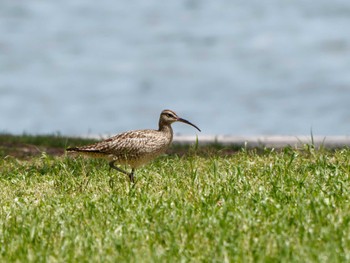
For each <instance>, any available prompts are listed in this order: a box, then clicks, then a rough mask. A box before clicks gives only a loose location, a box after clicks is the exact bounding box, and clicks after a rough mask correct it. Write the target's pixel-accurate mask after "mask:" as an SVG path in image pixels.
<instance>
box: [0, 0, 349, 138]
mask: <svg viewBox="0 0 350 263" xmlns="http://www.w3.org/2000/svg"><path fill="white" fill-rule="evenodd" d="M349 28H350V1H349V0H332V1H329V0H318V1H313V0H283V1H281V0H266V1H261V0H249V1H246V0H222V1H212V0H171V1H170V0H169V1H157V0H147V1H146V0H131V1H113V0H99V1H95V0H74V1H71V0H60V1H56V0H2V1H0V132H9V133H13V134H21V133H23V132H26V133H29V134H47V133H49V134H53V133H57V132H58V133H61V134H63V135H106V134H107V135H111V134H114V133H118V132H121V131H125V130H130V129H143V128H157V126H158V118H159V114H160V112H161V110H163V109H166V108H169V109H172V110H174V111H176V112H177V113H178V114H179V115H180V116H181V117H183V118H185V119H188V120H190V121H192V122H193V123H195V124H196V125H198V126H199V127H200V128H201V129H202V134H211V135H219V134H231V135H303V134H306V135H308V134H310V131H311V129H312V131H313V134H315V135H325V136H327V135H349V134H350V105H349V104H350V31H349ZM173 127H174V130H175V133H177V134H195V133H196V131H195V130H194V129H193V128H192V127H190V126H187V125H183V124H174V125H173Z"/></svg>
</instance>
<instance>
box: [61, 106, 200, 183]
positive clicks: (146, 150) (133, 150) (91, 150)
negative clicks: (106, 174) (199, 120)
mask: <svg viewBox="0 0 350 263" xmlns="http://www.w3.org/2000/svg"><path fill="white" fill-rule="evenodd" d="M175 121H179V122H183V123H186V124H189V125H192V126H193V127H195V128H196V129H198V130H199V131H200V129H199V128H198V127H197V126H195V125H194V124H192V123H190V122H189V121H187V120H185V119H182V118H179V117H178V116H177V115H176V113H175V112H173V111H171V110H163V111H162V113H161V114H160V118H159V129H158V130H135V131H129V132H123V133H120V134H117V135H115V136H113V137H110V138H108V139H106V140H103V141H101V142H97V143H95V144H91V145H87V146H82V147H72V148H68V149H67V151H68V152H71V153H81V154H84V155H87V156H91V157H100V158H106V159H108V160H109V161H110V167H111V168H114V169H116V170H118V171H120V172H123V173H125V174H127V175H129V177H130V180H131V181H133V172H134V170H135V169H136V168H138V167H140V166H142V165H144V164H146V163H148V162H149V161H151V160H153V159H154V158H156V157H157V156H158V155H160V154H162V153H164V152H165V151H166V150H167V149H168V147H169V146H170V144H171V142H172V140H173V130H172V128H171V124H172V123H173V122H175ZM114 163H118V164H122V165H129V166H130V167H131V168H132V171H131V173H128V172H126V171H124V170H122V169H120V168H118V167H116V166H115V165H114Z"/></svg>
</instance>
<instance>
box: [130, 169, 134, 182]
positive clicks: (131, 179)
mask: <svg viewBox="0 0 350 263" xmlns="http://www.w3.org/2000/svg"><path fill="white" fill-rule="evenodd" d="M134 172H135V169H134V168H133V169H131V173H129V178H130V181H131V182H132V183H135V181H134Z"/></svg>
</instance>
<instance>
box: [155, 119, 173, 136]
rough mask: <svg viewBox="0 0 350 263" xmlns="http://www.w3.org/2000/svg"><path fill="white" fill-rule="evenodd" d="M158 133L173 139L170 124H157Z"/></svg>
mask: <svg viewBox="0 0 350 263" xmlns="http://www.w3.org/2000/svg"><path fill="white" fill-rule="evenodd" d="M158 131H160V132H163V133H166V134H167V135H168V136H169V137H170V138H171V139H172V138H173V129H172V128H171V125H170V124H164V123H162V122H159V128H158Z"/></svg>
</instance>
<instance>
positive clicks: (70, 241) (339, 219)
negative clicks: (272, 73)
mask: <svg viewBox="0 0 350 263" xmlns="http://www.w3.org/2000/svg"><path fill="white" fill-rule="evenodd" d="M38 147H39V146H38ZM40 147H42V145H41V146H40ZM57 147H58V148H59V147H61V144H59V145H57ZM2 153H3V154H2V158H1V160H0V189H1V191H0V204H1V205H0V262H16V261H17V262H349V260H350V183H349V176H350V163H349V157H350V150H348V149H339V150H335V151H327V150H319V149H314V148H313V147H312V146H305V147H304V148H303V149H299V150H296V149H292V148H286V149H284V150H282V151H278V152H277V151H273V150H263V151H259V152H258V151H256V150H244V149H242V150H240V151H237V152H235V153H233V154H230V155H225V154H223V152H222V151H220V150H219V149H218V150H215V151H211V152H207V153H206V154H199V153H198V152H197V151H196V150H195V149H190V152H189V153H188V154H186V155H182V156H179V155H176V154H171V155H168V156H162V157H160V158H158V159H157V160H156V161H155V162H153V163H151V164H150V165H148V166H145V167H144V168H142V169H140V170H138V171H137V173H136V184H135V185H131V184H130V183H129V181H128V178H127V177H126V176H124V175H122V174H118V173H117V172H116V171H114V170H113V171H109V169H108V164H107V163H106V162H104V161H103V160H92V159H83V158H74V159H73V158H70V157H67V156H65V155H63V156H57V155H56V156H52V155H48V154H45V153H41V154H40V155H38V156H33V157H31V158H22V157H23V156H21V158H18V157H12V156H8V155H7V154H6V155H5V153H6V151H5V150H2Z"/></svg>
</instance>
